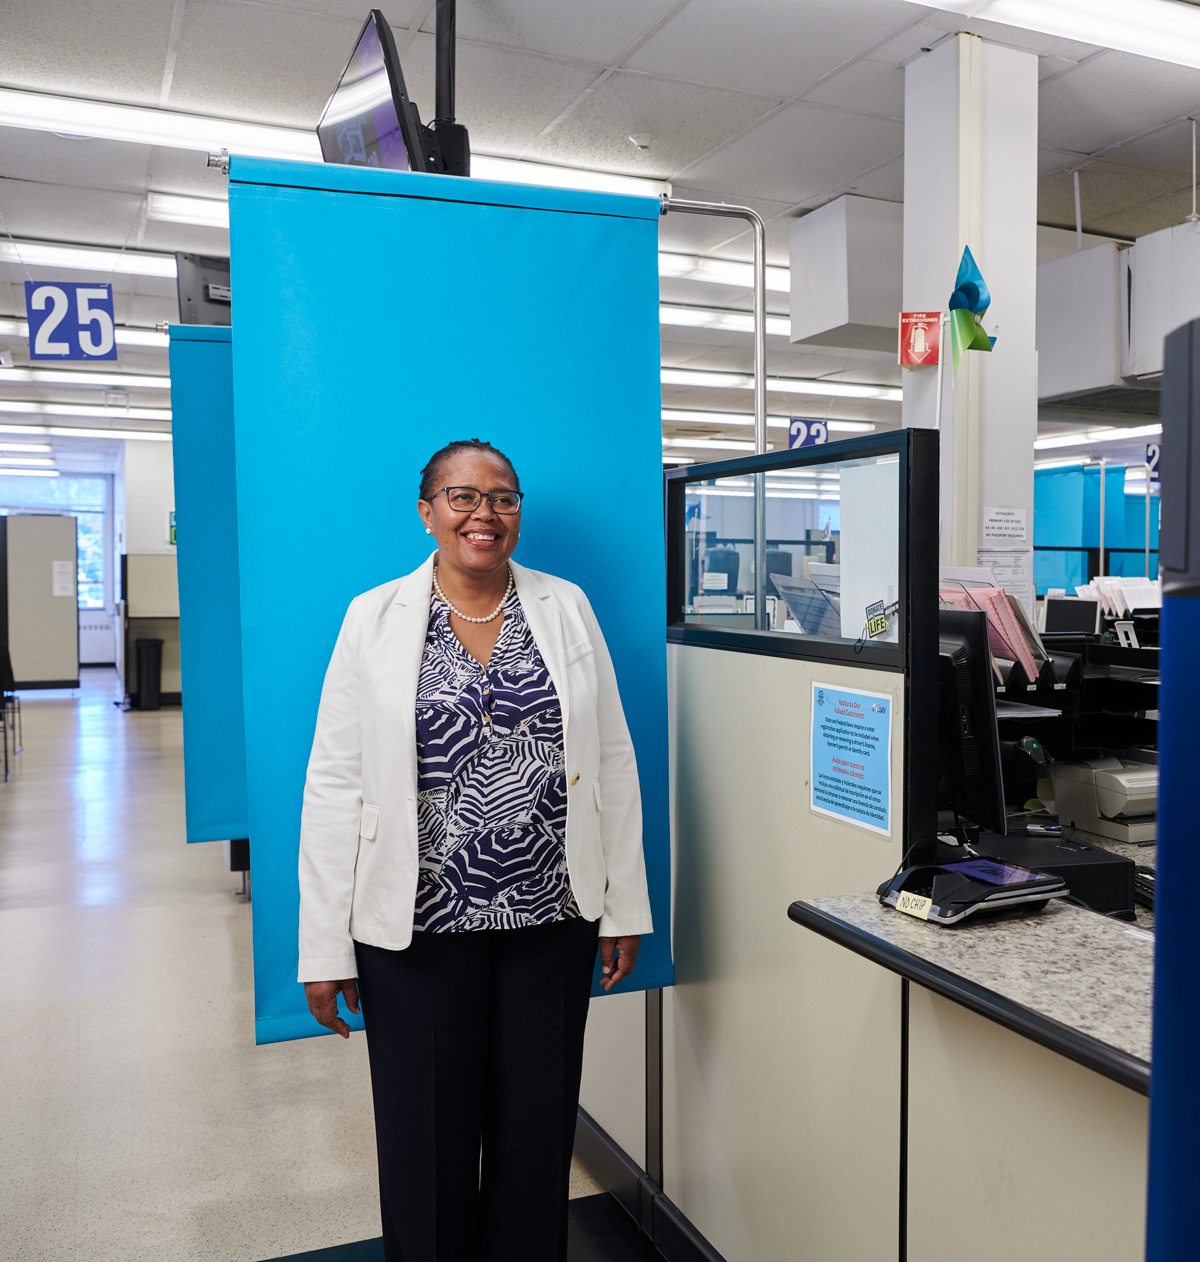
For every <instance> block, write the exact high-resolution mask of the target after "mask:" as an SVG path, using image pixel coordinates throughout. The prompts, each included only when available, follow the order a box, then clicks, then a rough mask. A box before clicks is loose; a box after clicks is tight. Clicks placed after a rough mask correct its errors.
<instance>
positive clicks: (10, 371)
mask: <svg viewBox="0 0 1200 1262" xmlns="http://www.w3.org/2000/svg"><path fill="white" fill-rule="evenodd" d="M10 381H20V382H26V383H28V382H33V383H34V384H35V385H48V386H49V385H55V386H66V385H71V386H108V387H112V388H115V389H118V390H170V388H171V378H170V377H150V376H139V375H137V374H136V373H126V372H87V371H86V370H81V371H78V372H72V371H70V370H69V369H65V368H0V386H2V385H5V384H6V383H8V382H10Z"/></svg>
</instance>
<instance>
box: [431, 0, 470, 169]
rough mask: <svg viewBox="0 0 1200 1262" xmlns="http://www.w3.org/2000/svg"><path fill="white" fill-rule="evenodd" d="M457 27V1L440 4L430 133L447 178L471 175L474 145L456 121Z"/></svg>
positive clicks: (465, 130)
mask: <svg viewBox="0 0 1200 1262" xmlns="http://www.w3.org/2000/svg"><path fill="white" fill-rule="evenodd" d="M456 23H457V0H437V32H436V35H435V37H434V49H435V57H436V61H435V65H434V107H433V122H432V123H430V125H429V128H428V131H429V132H431V133H432V134H433V136H434V138H435V140H436V142H437V143H436V149H437V153H438V157H439V165H438V169H439V170H440V171H442V172H443V173H445V174H446V175H470V174H471V141H470V138H469V137H468V135H467V129H466V128H465V127H464V126H463V125H462V124H461V123H456V122H455V121H454V53H455V45H456V42H457V40H456V35H457V31H456Z"/></svg>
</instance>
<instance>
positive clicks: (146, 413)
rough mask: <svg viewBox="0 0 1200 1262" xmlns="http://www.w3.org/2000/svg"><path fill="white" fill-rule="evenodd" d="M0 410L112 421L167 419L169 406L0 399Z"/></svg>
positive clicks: (168, 417)
mask: <svg viewBox="0 0 1200 1262" xmlns="http://www.w3.org/2000/svg"><path fill="white" fill-rule="evenodd" d="M0 412H21V413H25V412H32V413H34V414H35V415H37V416H96V417H101V418H103V419H105V420H114V421H169V420H170V419H171V409H170V408H117V407H112V408H104V407H89V406H87V405H86V404H83V403H41V402H39V401H36V400H32V399H0Z"/></svg>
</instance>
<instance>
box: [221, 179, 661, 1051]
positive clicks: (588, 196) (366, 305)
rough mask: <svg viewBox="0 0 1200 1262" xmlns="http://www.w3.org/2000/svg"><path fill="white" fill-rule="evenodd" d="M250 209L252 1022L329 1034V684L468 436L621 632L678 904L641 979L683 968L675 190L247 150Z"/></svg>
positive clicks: (657, 903) (240, 398)
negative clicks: (304, 799) (345, 623)
mask: <svg viewBox="0 0 1200 1262" xmlns="http://www.w3.org/2000/svg"><path fill="white" fill-rule="evenodd" d="M230 215H231V242H232V264H233V289H234V292H235V293H236V294H237V299H236V303H237V311H236V324H235V334H234V342H233V373H234V398H235V403H236V407H235V431H236V456H237V503H238V530H239V564H240V569H241V574H240V588H241V622H242V664H243V693H244V697H245V716H246V755H247V778H248V786H249V809H250V815H249V824H250V836H251V838H252V840H253V843H254V870H255V885H254V950H255V1002H256V1017H257V1037H258V1038H259V1040H260V1041H272V1040H275V1039H279V1038H296V1037H304V1036H308V1035H310V1034H319V1033H324V1031H323V1030H322V1029H321V1027H319V1026H317V1025H316V1023H315V1022H314V1021H313V1020H312V1018H311V1017H310V1016H309V1015H308V1012H307V1008H306V1005H305V1003H304V997H303V992H302V989H301V987H300V986H299V985H298V984H297V983H296V981H295V966H296V939H295V932H296V918H297V909H298V901H299V894H298V890H297V879H296V852H297V844H298V834H299V818H300V806H301V796H302V790H303V783H304V773H305V766H306V764H307V759H308V753H309V749H310V747H311V741H312V732H313V726H314V721H315V716H316V710H317V702H318V698H319V694H320V688H321V681H322V678H323V676H324V672H325V667H326V665H327V663H328V660H329V654H330V651H331V650H332V647H333V644H334V641H335V639H336V636H337V632H338V627H339V625H340V623H341V620H342V617H343V615H344V613H345V610H346V607H347V605H348V604H349V602H350V600H351V599H352V598H353V597H354V596H356V595H357V594H358V593H360V592H362V591H365V590H367V589H369V588H371V587H374V586H376V585H378V584H380V583H383V582H386V581H388V580H390V579H393V578H395V577H397V576H399V575H402V574H405V573H408V572H409V571H411V570H412V569H414V568H415V567H416V566H417V565H418V564H419V563H420V562H421V561H423V560H424V559H425V557H426V556H427V555H428V551H429V546H430V545H429V538H428V536H426V535H425V533H424V530H423V528H422V527H421V525H420V522H419V519H418V518H417V515H416V495H417V485H418V478H419V472H420V469H421V467H422V466H423V465H424V464H425V462H426V460H427V459H428V457H429V456H430V455H431V454H432V452H433V451H435V450H437V449H438V448H439V447H441V446H442V445H443V444H444V443H446V442H447V441H449V440H452V439H456V438H464V437H467V438H470V437H474V436H478V437H481V438H485V439H489V440H490V441H492V442H494V443H496V444H497V445H498V446H499V447H500V448H501V449H502V450H504V451H506V452H507V453H508V454H509V455H510V456H511V457H512V459H513V460H514V462H515V464H516V467H517V469H518V471H519V474H520V477H521V484H522V489H523V490H524V491H525V492H526V495H527V498H526V505H525V511H524V516H523V519H522V538H521V542H520V546H519V548H518V551H517V560H519V561H521V562H522V563H524V564H526V565H529V566H531V567H533V568H535V569H541V570H545V571H548V572H550V573H553V574H558V575H561V576H562V577H565V578H568V579H570V580H572V581H574V582H577V583H579V584H580V586H582V587H583V589H584V590H585V591H586V592H587V594H588V596H589V598H590V599H591V601H592V604H593V606H594V608H595V610H596V613H597V617H598V619H599V621H600V624H601V627H602V628H603V630H604V633H605V636H606V639H607V640H608V644H609V648H610V650H611V652H612V656H613V660H614V663H615V666H616V670H617V676H618V681H619V683H620V685H621V689H622V696H623V700H624V703H625V710H626V717H627V718H628V720H629V726H630V730H631V733H632V736H633V741H634V746H635V748H636V750H637V754H638V763H639V769H640V773H641V783H642V805H643V814H644V820H645V839H646V854H647V870H648V875H649V878H650V882H651V899H652V904H653V907H654V915H655V922H656V925H657V926H658V932H657V933H656V934H654V935H651V936H650V937H648V938H646V939H645V940H644V943H643V948H642V955H641V957H640V959H639V964H638V970H637V972H636V973H635V974H634V976H633V978H631V980H630V982H629V983H628V985H627V988H628V989H631V990H633V989H641V988H642V987H645V986H659V985H662V984H664V983H667V982H669V981H670V978H671V965H670V952H669V940H668V936H667V932H666V931H667V928H668V923H669V914H668V907H667V902H668V887H669V871H668V864H669V855H668V844H669V843H668V836H667V786H666V662H665V654H664V646H663V639H662V627H663V622H664V617H665V608H664V606H665V586H666V585H665V577H664V557H663V542H662V520H663V518H662V463H661V461H662V430H661V419H660V408H661V390H660V384H659V345H658V273H657V247H658V218H659V206H658V203H657V201H656V200H654V199H649V198H629V197H615V196H611V195H602V194H592V193H578V192H570V191H566V190H553V189H532V188H516V187H512V186H507V185H499V184H489V183H486V182H484V181H478V180H471V181H466V180H455V179H453V178H451V177H440V176H429V175H414V174H409V173H400V172H389V171H371V170H364V169H350V168H346V167H333V166H309V165H305V164H299V163H284V162H260V161H251V160H245V159H239V158H235V159H234V161H233V163H232V164H231V169H230ZM614 365H617V366H619V368H618V369H614ZM566 399H570V400H572V407H571V409H570V411H569V412H568V411H565V410H564V402H563V401H564V400H566ZM298 601H299V602H302V603H303V609H304V617H303V618H299V619H297V618H295V617H293V610H294V609H295V608H296V606H297V603H298ZM604 1002H607V1000H601V1001H600V1002H599V1003H598V1004H597V1005H596V1006H597V1007H600V1006H602V1004H603V1003H604Z"/></svg>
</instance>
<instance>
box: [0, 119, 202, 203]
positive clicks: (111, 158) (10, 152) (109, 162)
mask: <svg viewBox="0 0 1200 1262" xmlns="http://www.w3.org/2000/svg"><path fill="white" fill-rule="evenodd" d="M151 152H152V151H151V149H150V147H149V146H148V145H129V144H125V143H123V142H121V141H116V140H65V139H64V138H63V137H61V136H56V135H54V134H53V133H52V132H45V131H27V130H26V129H24V128H17V127H0V154H3V155H4V156H3V171H4V175H5V176H6V177H8V178H10V179H14V180H34V181H36V182H37V183H39V184H71V185H81V186H85V187H87V188H97V189H107V190H109V191H112V192H124V193H140V192H141V191H142V190H143V189H144V188H145V187H146V171H147V170H148V168H149V163H150V157H151ZM200 160H201V161H202V162H203V161H204V158H203V156H201V159H200Z"/></svg>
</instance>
